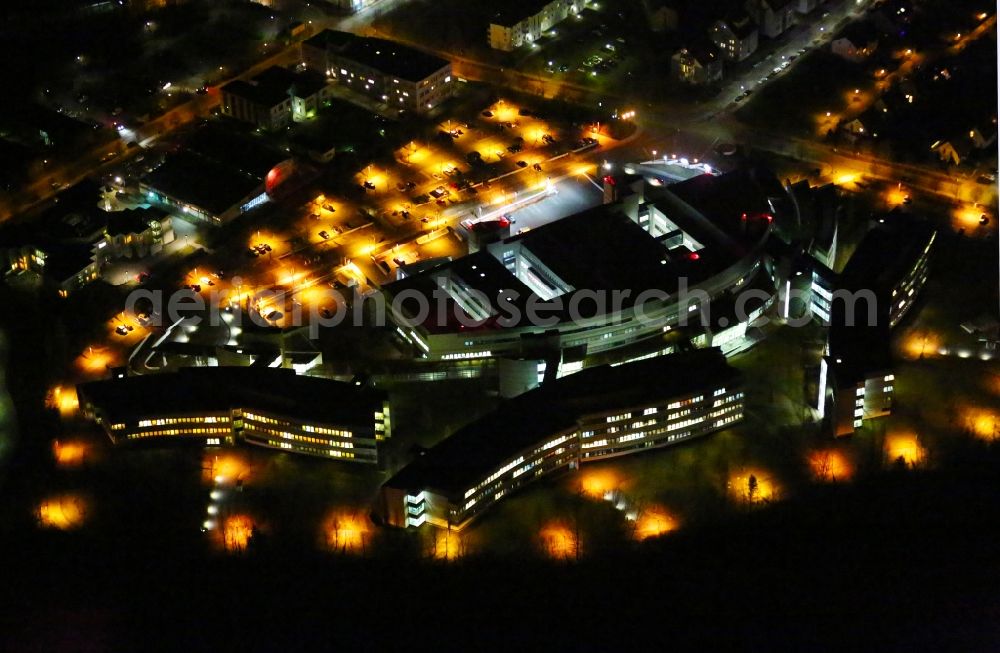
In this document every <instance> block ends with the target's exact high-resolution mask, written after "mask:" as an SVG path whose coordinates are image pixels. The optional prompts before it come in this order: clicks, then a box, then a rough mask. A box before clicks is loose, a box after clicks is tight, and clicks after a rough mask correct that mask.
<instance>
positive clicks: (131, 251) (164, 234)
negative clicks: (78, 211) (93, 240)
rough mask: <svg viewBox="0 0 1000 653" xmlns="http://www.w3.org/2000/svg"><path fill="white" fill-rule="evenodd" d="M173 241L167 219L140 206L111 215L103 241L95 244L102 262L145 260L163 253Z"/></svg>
mask: <svg viewBox="0 0 1000 653" xmlns="http://www.w3.org/2000/svg"><path fill="white" fill-rule="evenodd" d="M173 240H174V229H173V223H172V220H171V218H170V216H169V215H168V214H167V213H166V212H165V211H162V210H160V209H156V208H153V207H139V208H134V209H127V210H125V211H118V212H116V213H111V214H110V215H109V216H108V227H107V230H106V231H105V234H104V238H103V239H102V240H100V241H98V242H97V244H96V245H95V254H96V256H97V257H98V258H100V259H103V260H114V259H120V258H145V257H147V256H153V255H156V254H159V253H160V252H161V251H163V246H164V245H167V244H169V243H171V242H173Z"/></svg>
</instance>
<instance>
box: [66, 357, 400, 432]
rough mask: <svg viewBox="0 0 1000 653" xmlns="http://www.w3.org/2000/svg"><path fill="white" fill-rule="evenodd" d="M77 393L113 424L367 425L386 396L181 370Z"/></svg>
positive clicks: (285, 375) (340, 386) (227, 371)
mask: <svg viewBox="0 0 1000 653" xmlns="http://www.w3.org/2000/svg"><path fill="white" fill-rule="evenodd" d="M78 389H79V392H80V396H81V398H83V399H85V400H86V401H88V402H90V403H92V404H94V405H95V406H97V407H98V408H99V409H100V410H101V411H102V412H103V413H104V415H105V416H106V418H107V419H108V420H109V421H112V422H115V423H121V422H125V423H131V422H135V421H137V420H140V419H147V418H150V417H151V416H156V415H194V414H198V413H206V414H207V413H218V412H225V411H228V410H231V409H233V408H242V409H245V410H251V411H253V410H258V411H261V412H268V413H272V414H277V415H283V416H287V417H289V418H292V419H297V420H302V421H313V422H318V423H321V424H328V425H335V426H348V425H358V426H361V425H364V426H368V425H373V424H374V420H375V415H374V413H375V412H376V411H381V410H382V402H383V401H384V400H385V397H386V395H385V393H383V392H381V391H379V390H373V389H371V388H363V387H358V386H355V385H353V384H351V383H343V382H340V381H333V380H330V379H321V378H317V377H311V376H301V375H298V374H296V373H295V371H294V370H289V369H283V368H264V369H258V368H250V367H186V368H181V369H180V370H179V371H177V372H171V373H164V374H150V375H143V376H129V377H125V378H122V379H110V380H106V381H94V382H91V383H84V384H81V385H80V386H78Z"/></svg>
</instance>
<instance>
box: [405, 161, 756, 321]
mask: <svg viewBox="0 0 1000 653" xmlns="http://www.w3.org/2000/svg"><path fill="white" fill-rule="evenodd" d="M763 180H764V183H762V182H761V179H758V178H757V177H756V176H755V173H752V172H744V171H737V172H733V173H728V174H726V175H721V176H718V177H715V176H712V175H702V176H700V177H696V178H693V179H690V180H688V181H685V182H681V183H678V184H674V185H672V186H669V187H655V186H647V187H646V188H645V189H644V193H645V199H646V201H647V203H648V204H649V205H652V206H655V207H656V208H657V209H658V210H660V211H662V212H663V213H664V214H665V215H666V216H667V217H668V219H669V220H670V221H671V222H673V223H674V224H675V225H676V226H677V228H678V230H679V231H678V232H672V233H671V234H666V235H664V236H661V237H654V236H652V235H651V234H650V233H649V232H647V231H646V230H645V229H644V228H643V227H641V226H639V225H638V224H637V223H636V222H634V221H633V220H632V219H631V218H630V217H629V216H628V215H626V214H625V213H623V206H622V205H618V204H608V205H602V206H597V207H594V208H592V209H588V210H586V211H583V212H581V213H577V214H575V215H572V216H569V217H566V218H563V219H562V220H558V221H555V222H551V223H549V224H546V225H544V226H541V227H538V228H536V229H532V230H531V231H527V232H524V233H522V234H519V235H516V236H513V237H511V238H507V239H505V240H503V241H500V242H498V243H495V244H492V245H490V246H488V248H487V249H486V250H483V251H481V252H478V253H477V254H475V255H473V256H468V257H465V258H462V259H458V260H456V261H452V262H447V263H443V264H441V265H439V266H436V267H433V268H432V269H430V270H426V271H423V272H421V273H418V274H414V275H413V276H411V277H407V278H405V279H403V280H401V281H397V282H395V283H392V284H389V285H388V286H386V291H387V292H388V293H390V294H391V295H398V294H399V293H400V292H402V291H403V290H407V289H410V290H416V291H417V292H420V293H422V294H424V295H425V296H428V297H429V296H430V295H431V293H432V292H433V291H434V290H435V289H437V288H438V287H440V283H439V281H438V280H439V279H441V278H448V277H450V276H452V275H453V276H457V277H458V278H460V279H462V280H463V281H464V282H465V284H466V285H467V286H469V287H471V288H473V289H475V290H477V291H479V292H481V293H483V294H484V295H485V296H486V297H487V298H488V299H489V300H490V301H491V302H493V305H494V307H495V306H496V300H495V298H496V297H497V296H498V295H499V294H500V292H501V290H511V291H514V292H516V293H517V295H516V297H517V299H516V300H514V301H512V302H511V303H512V304H514V305H515V306H517V305H519V304H524V303H526V302H527V301H528V300H529V298H530V297H531V296H533V293H532V291H531V290H530V289H529V288H528V287H527V286H526V285H525V284H524V283H522V282H521V281H520V280H519V279H518V277H516V276H515V275H514V274H513V273H512V272H510V271H509V270H508V269H507V268H506V267H505V266H504V265H503V264H502V263H500V259H501V258H502V256H503V254H504V253H505V252H506V251H508V250H510V249H512V248H513V247H515V246H519V247H520V248H521V253H522V254H524V253H525V252H527V253H530V257H526V260H527V261H529V262H530V261H531V260H532V259H537V260H538V261H540V262H541V263H542V264H543V265H544V266H545V267H546V268H548V271H550V272H551V273H552V274H553V275H555V276H556V277H558V278H559V280H561V281H562V282H563V283H565V285H566V286H568V287H570V288H571V289H573V290H578V291H581V292H582V291H616V290H617V291H624V290H628V291H629V295H628V296H627V297H623V298H622V300H623V301H622V306H623V307H625V308H627V307H628V306H630V305H631V303H632V302H633V301H634V300H635V299H636V298H637V297H638V296H639V295H640V294H641V293H642V292H643V291H647V290H657V291H665V292H668V293H676V292H677V291H678V290H679V288H680V283H681V280H682V279H686V282H687V284H688V287H691V286H693V285H695V284H697V283H699V282H702V281H704V280H706V279H709V278H711V277H713V276H715V275H717V274H719V273H720V272H722V271H724V270H725V269H727V268H729V267H730V266H731V265H732V264H733V263H734V262H735V261H737V260H738V259H741V258H744V257H746V256H748V255H749V254H751V253H752V252H753V251H754V250H755V249H756V248H757V247H759V246H760V244H761V243H762V242H763V240H764V239H765V238H766V236H767V235H768V234H769V233H770V229H771V226H772V221H773V216H772V214H771V212H772V210H773V209H772V208H771V202H769V200H768V199H767V197H766V196H765V193H768V192H770V190H769V189H768V188H766V187H767V186H768V184H767V178H766V177H764V178H763ZM683 198H686V199H687V200H688V201H685V199H683ZM679 232H683V233H684V234H687V235H688V236H689V237H690V238H691V239H693V240H695V241H697V242H698V243H699V244H700V245H701V247H700V248H699V249H698V250H697V251H696V252H695V251H692V250H690V249H688V248H687V247H686V246H684V245H683V244H677V243H676V242H675V241H670V240H669V239H670V238H671V237H672V236H677V235H679ZM570 292H572V290H570ZM431 304H432V305H433V304H434V302H433V301H432V302H431ZM583 305H586V306H587V307H588V309H585V310H589V307H590V306H592V305H593V302H589V303H588V302H584V303H583ZM405 306H406V304H405V302H404V307H405ZM564 308H568V303H567V302H564ZM450 312H451V311H450V310H449V314H450ZM521 315H522V316H523V315H525V311H523V310H522V311H521ZM434 317H435V316H433V315H432V316H429V317H428V321H427V323H425V324H424V327H425V328H427V329H428V330H430V331H434V330H445V331H447V330H455V329H456V325H455V324H454V323H453V321H452V320H449V321H448V322H447V323H446V324H437V323H435V324H433V325H431V324H430V322H433V321H434V320H433V319H432V318H434ZM497 326H498V325H497V324H496V323H494V322H489V321H487V322H486V323H484V324H483V325H480V326H479V327H477V328H496V327H497ZM501 326H507V327H510V326H517V325H513V324H510V323H506V324H502V325H501Z"/></svg>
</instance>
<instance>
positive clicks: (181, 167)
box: [144, 151, 264, 215]
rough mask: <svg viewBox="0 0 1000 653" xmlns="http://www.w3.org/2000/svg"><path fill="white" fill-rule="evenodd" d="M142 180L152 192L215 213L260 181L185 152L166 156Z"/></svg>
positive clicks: (234, 201) (253, 187) (228, 205)
mask: <svg viewBox="0 0 1000 653" xmlns="http://www.w3.org/2000/svg"><path fill="white" fill-rule="evenodd" d="M144 182H145V183H146V185H148V186H149V187H151V188H153V189H154V190H156V191H159V192H161V193H165V194H167V195H169V196H170V197H173V198H175V199H177V200H180V201H182V202H185V203H187V204H192V205H194V206H197V207H199V208H202V209H205V210H206V211H209V212H210V213H214V214H216V215H218V214H221V213H224V212H225V211H226V210H228V209H229V207H231V206H233V205H234V204H236V202H239V201H240V200H241V199H243V198H244V197H246V196H247V195H249V194H250V193H251V191H253V190H254V189H255V188H257V187H260V186H262V185H263V183H264V182H263V181H261V180H260V179H257V178H255V177H251V176H248V175H245V174H242V173H240V172H238V171H236V170H233V169H232V168H229V167H228V166H226V165H224V164H222V163H219V162H218V161H214V160H212V159H209V158H206V157H204V156H199V155H198V154H195V153H194V152H188V151H182V152H178V153H176V154H171V155H169V156H167V158H166V160H165V161H164V162H163V163H162V164H161V165H160V166H159V167H158V168H156V169H155V170H153V171H152V172H150V173H149V174H147V175H146V177H145V178H144Z"/></svg>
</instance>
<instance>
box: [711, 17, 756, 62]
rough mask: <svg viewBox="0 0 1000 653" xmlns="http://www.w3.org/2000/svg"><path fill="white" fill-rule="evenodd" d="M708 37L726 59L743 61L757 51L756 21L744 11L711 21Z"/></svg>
mask: <svg viewBox="0 0 1000 653" xmlns="http://www.w3.org/2000/svg"><path fill="white" fill-rule="evenodd" d="M708 38H709V39H711V41H712V43H714V44H715V45H716V47H718V48H719V52H720V53H722V57H723V58H724V59H725V60H727V61H743V60H744V59H746V58H747V57H749V56H750V55H752V54H753V53H754V52H756V51H757V42H758V31H757V23H755V22H754V21H753V19H752V18H751V17H750V14H748V13H746V12H745V11H740V12H736V13H733V14H732V15H730V16H728V17H726V18H723V19H720V20H717V21H715V22H714V23H712V26H711V27H710V28H709V30H708Z"/></svg>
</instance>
